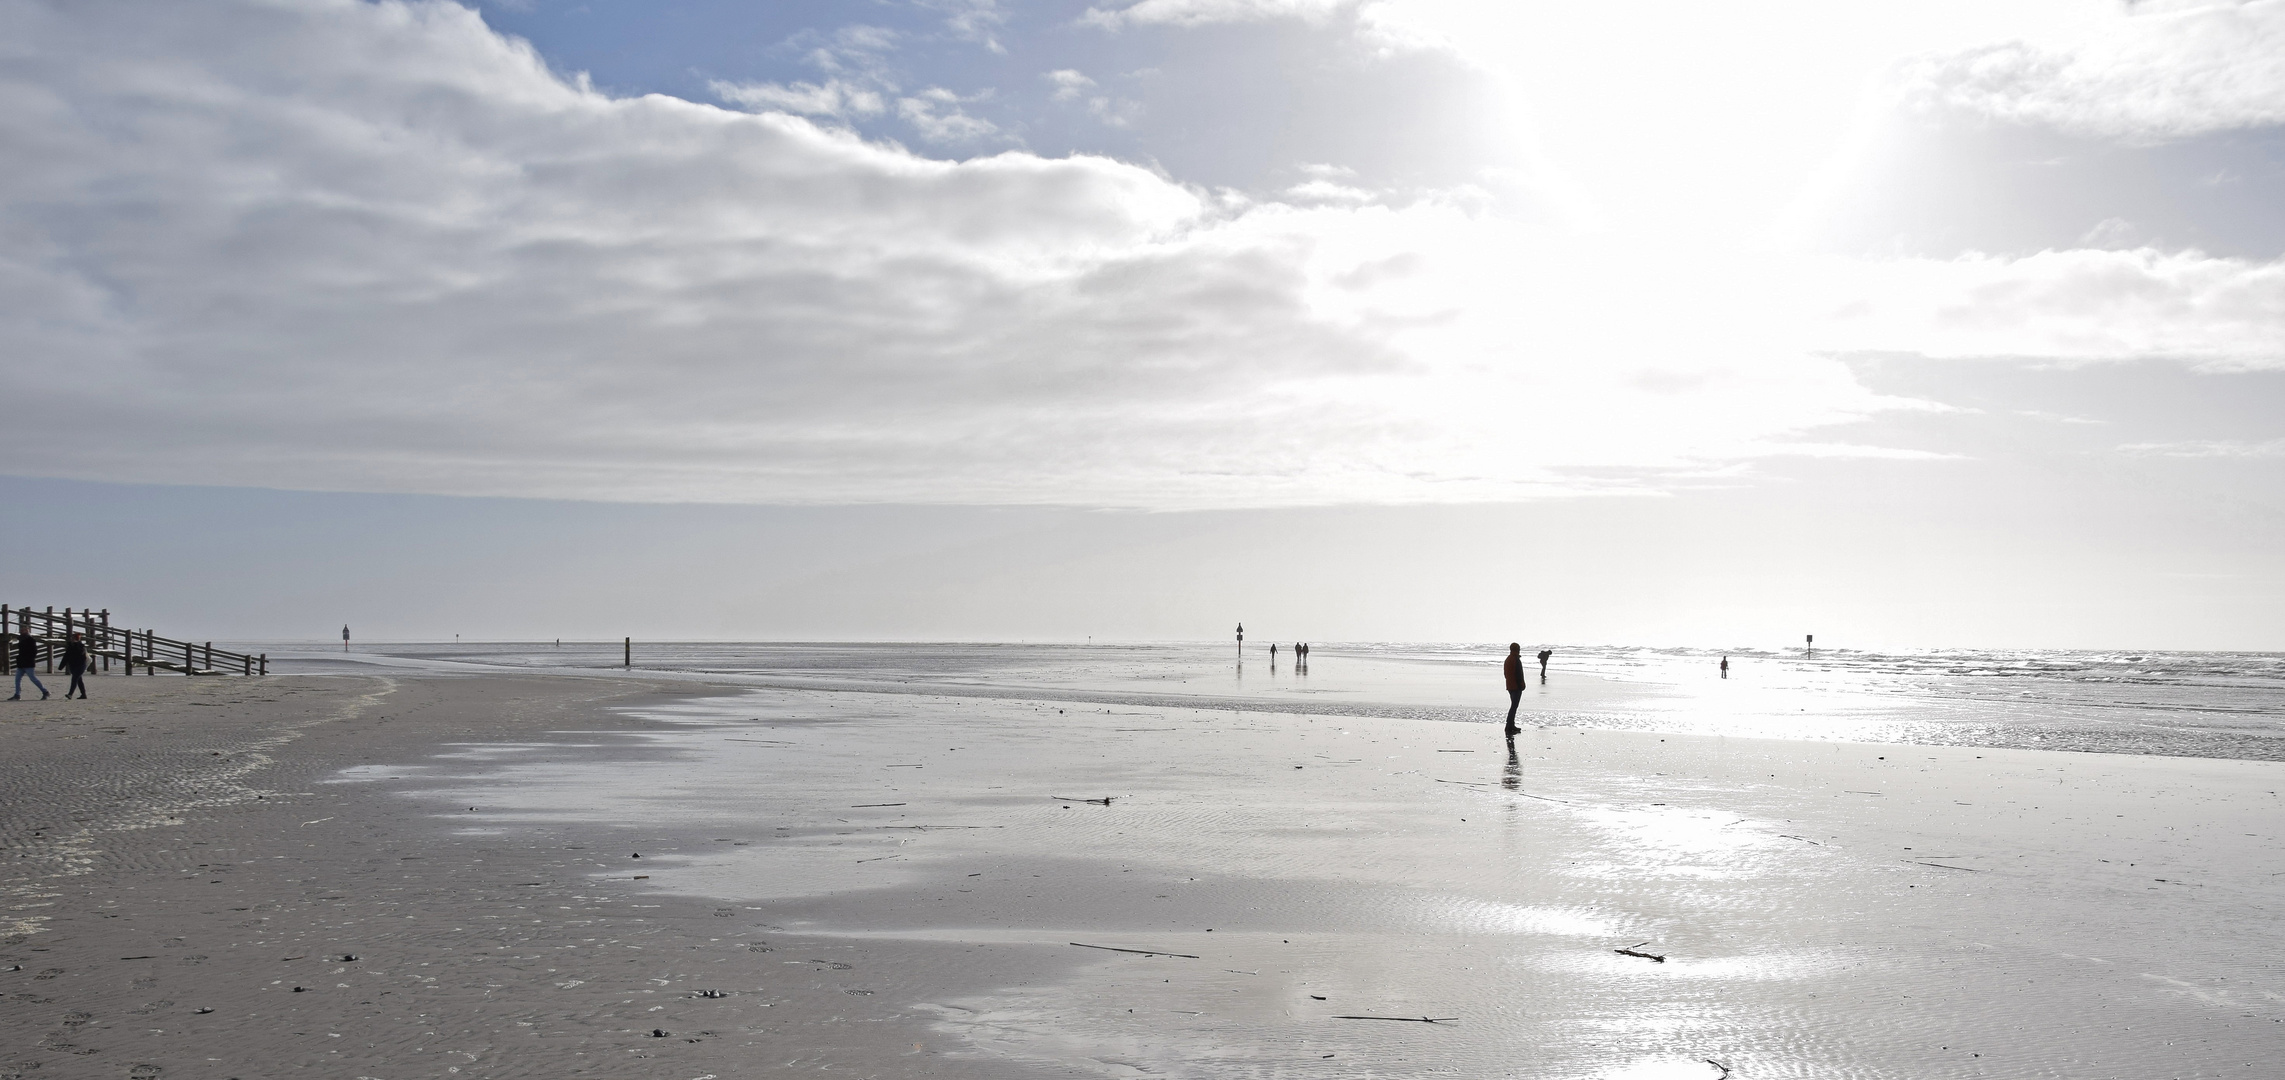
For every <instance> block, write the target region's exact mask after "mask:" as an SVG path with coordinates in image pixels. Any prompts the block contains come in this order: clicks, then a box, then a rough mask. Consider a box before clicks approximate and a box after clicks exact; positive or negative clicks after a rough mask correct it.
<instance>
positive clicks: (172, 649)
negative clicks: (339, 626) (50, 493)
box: [0, 604, 270, 675]
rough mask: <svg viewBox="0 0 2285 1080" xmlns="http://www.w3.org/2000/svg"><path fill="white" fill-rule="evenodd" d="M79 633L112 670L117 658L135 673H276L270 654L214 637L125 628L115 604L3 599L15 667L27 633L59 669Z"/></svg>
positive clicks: (0, 610) (2, 626)
mask: <svg viewBox="0 0 2285 1080" xmlns="http://www.w3.org/2000/svg"><path fill="white" fill-rule="evenodd" d="M74 633H77V634H78V635H79V636H80V640H82V641H84V642H86V643H87V657H88V660H89V661H90V662H91V664H94V665H98V667H97V668H96V670H100V671H102V672H104V673H106V674H108V673H109V672H110V671H111V662H112V661H114V660H117V661H119V663H120V665H121V669H122V670H121V674H125V675H133V674H134V673H135V668H136V667H138V666H140V667H141V668H142V669H143V674H145V675H156V674H158V673H159V672H160V670H162V669H164V670H166V671H179V672H181V673H183V674H185V675H267V674H269V673H270V654H268V653H260V654H251V653H241V652H231V651H230V650H228V649H217V648H215V647H214V643H213V642H211V641H209V642H206V643H204V644H200V643H198V642H191V641H178V640H176V639H174V638H170V637H160V636H159V635H158V634H157V633H155V632H153V631H150V630H124V629H118V628H114V627H113V626H112V625H111V610H110V609H109V608H105V609H103V610H102V611H89V610H87V609H86V608H81V609H80V610H79V611H78V612H76V613H75V612H73V611H72V609H70V608H65V609H63V611H62V612H61V613H58V612H57V611H56V609H54V608H48V609H47V610H45V611H34V610H32V609H31V608H28V607H10V606H8V605H6V604H0V646H4V647H5V648H6V655H7V666H8V668H9V669H10V670H13V669H14V668H15V666H16V663H17V657H16V650H17V646H18V643H19V642H20V641H21V640H22V639H24V638H31V639H32V641H33V643H34V646H35V647H36V648H37V649H38V651H39V656H40V663H42V664H43V665H45V666H46V669H47V670H48V671H54V670H55V669H56V664H57V663H58V662H60V661H62V660H63V646H64V642H65V641H66V640H68V639H69V638H70V636H71V635H72V634H74Z"/></svg>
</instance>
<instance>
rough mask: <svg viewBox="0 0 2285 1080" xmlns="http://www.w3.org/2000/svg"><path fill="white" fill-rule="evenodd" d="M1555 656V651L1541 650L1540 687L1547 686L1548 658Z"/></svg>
mask: <svg viewBox="0 0 2285 1080" xmlns="http://www.w3.org/2000/svg"><path fill="white" fill-rule="evenodd" d="M1553 655H1555V650H1553V649H1541V650H1539V685H1541V686H1545V685H1547V658H1548V657H1550V656H1553Z"/></svg>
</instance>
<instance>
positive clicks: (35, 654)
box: [8, 627, 48, 701]
mask: <svg viewBox="0 0 2285 1080" xmlns="http://www.w3.org/2000/svg"><path fill="white" fill-rule="evenodd" d="M26 629H29V627H27V628H26ZM39 664H40V639H38V638H36V637H33V636H32V635H30V634H18V635H16V692H15V693H14V694H12V695H10V696H9V698H8V700H10V701H22V700H23V698H24V680H25V679H30V680H32V685H33V686H36V687H39V689H40V700H41V701H46V700H47V699H48V688H47V684H45V683H43V682H41V681H40V673H39V672H38V671H36V670H33V669H35V668H37V667H39Z"/></svg>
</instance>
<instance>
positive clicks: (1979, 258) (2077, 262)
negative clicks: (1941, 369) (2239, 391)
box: [1821, 248, 2285, 370]
mask: <svg viewBox="0 0 2285 1080" xmlns="http://www.w3.org/2000/svg"><path fill="white" fill-rule="evenodd" d="M1821 291H1822V292H1823V294H1824V297H1825V300H1826V302H1827V303H1829V304H1830V305H1831V308H1830V310H1831V311H1832V314H1831V315H1830V316H1829V317H1828V318H1827V319H1825V320H1824V326H1823V329H1822V330H1821V333H1823V334H1824V335H1826V340H1827V341H1828V342H1829V343H1830V344H1831V345H1832V347H1835V348H1855V349H1866V350H1877V349H1898V350H1904V351H1911V352H1917V353H1922V354H1926V355H1931V356H1951V357H1975V356H1988V357H2016V358H2031V359H2038V360H2045V361H2060V362H2079V363H2084V362H2096V361H2106V360H2125V359H2136V358H2148V357H2162V358H2167V359H2173V360H2179V361H2184V362H2188V363H2193V364H2197V365H2201V366H2204V367H2209V368H2216V369H2232V370H2250V369H2279V368H2285V263H2280V262H2276V261H2256V260H2249V259H2223V258H2214V257H2211V256H2207V255H2203V254H2200V253H2198V252H2194V251H2192V252H2173V253H2168V252H2161V251H2156V250H2153V249H2150V248H2138V249H2135V250H2131V251H2102V250H2088V249H2081V250H2074V251H2047V252H2041V253H2039V254H2037V255H2032V256H2028V257H2023V258H2001V257H1997V256H1988V255H1969V256H1965V257H1962V258H1958V259H1907V260H1896V261H1891V262H1880V263H1868V264H1836V265H1833V266H1831V267H1829V268H1828V270H1827V272H1826V273H1825V275H1824V284H1823V285H1822V286H1821Z"/></svg>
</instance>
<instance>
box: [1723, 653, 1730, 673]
mask: <svg viewBox="0 0 2285 1080" xmlns="http://www.w3.org/2000/svg"><path fill="white" fill-rule="evenodd" d="M1729 677H1730V658H1729V657H1727V656H1725V657H1722V678H1725V679H1727V678H1729Z"/></svg>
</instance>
